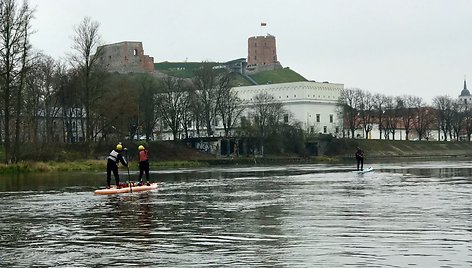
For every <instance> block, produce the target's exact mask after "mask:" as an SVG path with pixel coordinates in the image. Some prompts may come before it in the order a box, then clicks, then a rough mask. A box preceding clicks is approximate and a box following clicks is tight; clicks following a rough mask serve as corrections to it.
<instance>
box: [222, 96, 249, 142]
mask: <svg viewBox="0 0 472 268" xmlns="http://www.w3.org/2000/svg"><path fill="white" fill-rule="evenodd" d="M236 90H237V89H235V88H224V89H223V90H222V91H223V92H222V95H223V97H222V98H221V102H220V103H219V106H218V107H219V108H218V110H219V114H220V116H221V119H222V121H223V128H224V130H225V136H228V135H229V132H230V131H231V129H233V127H234V125H235V124H236V122H237V121H238V119H239V117H240V116H241V114H242V113H243V112H244V110H245V105H244V104H243V103H242V100H241V99H240V98H239V97H238V94H237V92H236Z"/></svg>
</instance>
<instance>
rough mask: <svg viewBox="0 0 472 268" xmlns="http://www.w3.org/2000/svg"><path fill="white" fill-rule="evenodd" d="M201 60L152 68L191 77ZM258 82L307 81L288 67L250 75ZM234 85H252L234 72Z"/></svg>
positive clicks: (156, 64) (160, 63)
mask: <svg viewBox="0 0 472 268" xmlns="http://www.w3.org/2000/svg"><path fill="white" fill-rule="evenodd" d="M201 64H202V63H201V62H167V61H165V62H159V63H155V64H154V68H155V69H156V70H157V71H159V72H161V73H164V74H167V75H170V76H173V77H178V78H192V77H193V74H194V72H195V70H196V69H198V68H199V67H200V66H201ZM210 64H213V65H215V66H216V65H219V63H217V62H213V63H210ZM250 77H251V78H253V79H254V80H255V81H256V82H257V83H258V84H260V85H264V84H278V83H289V82H299V81H307V80H306V79H305V78H304V77H303V76H301V75H300V74H299V73H297V72H295V71H293V70H292V69H290V68H283V69H278V70H272V71H264V72H260V73H256V74H254V75H250ZM233 84H234V85H235V86H249V85H252V83H251V82H250V81H248V80H247V79H246V78H245V77H244V76H242V75H240V74H235V76H234V79H233Z"/></svg>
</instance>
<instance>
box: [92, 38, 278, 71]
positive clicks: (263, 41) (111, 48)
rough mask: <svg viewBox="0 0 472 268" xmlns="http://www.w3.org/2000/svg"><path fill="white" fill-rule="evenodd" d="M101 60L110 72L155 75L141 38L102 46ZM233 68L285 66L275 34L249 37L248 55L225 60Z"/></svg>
mask: <svg viewBox="0 0 472 268" xmlns="http://www.w3.org/2000/svg"><path fill="white" fill-rule="evenodd" d="M97 50H98V51H100V53H101V56H100V64H101V65H102V66H103V67H104V68H105V69H106V70H107V71H109V72H118V73H130V72H138V73H139V72H141V73H143V72H149V73H154V74H156V75H158V74H159V72H158V70H155V68H154V58H153V57H150V56H149V55H145V54H144V49H143V44H142V42H132V41H125V42H119V43H114V44H108V45H104V46H100V47H99V48H98V49H97ZM225 66H226V68H228V69H229V70H230V71H233V72H238V73H241V74H243V75H245V74H246V73H247V74H254V73H258V72H262V71H269V70H276V69H282V68H283V67H282V65H281V64H280V62H279V61H278V60H277V48H276V42H275V36H273V35H270V34H267V35H266V36H253V37H249V38H248V56H247V59H246V58H241V59H236V60H232V61H229V62H227V63H225Z"/></svg>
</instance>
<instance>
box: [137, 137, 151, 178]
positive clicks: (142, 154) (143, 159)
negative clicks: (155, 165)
mask: <svg viewBox="0 0 472 268" xmlns="http://www.w3.org/2000/svg"><path fill="white" fill-rule="evenodd" d="M138 156H139V183H140V184H141V185H144V184H143V173H146V181H147V184H146V185H150V184H149V152H148V150H146V148H144V146H143V145H139V146H138Z"/></svg>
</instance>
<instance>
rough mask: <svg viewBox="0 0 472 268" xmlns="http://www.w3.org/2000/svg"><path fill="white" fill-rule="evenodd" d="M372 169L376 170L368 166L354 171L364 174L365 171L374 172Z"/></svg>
mask: <svg viewBox="0 0 472 268" xmlns="http://www.w3.org/2000/svg"><path fill="white" fill-rule="evenodd" d="M372 171H374V168H373V167H368V168H364V170H354V171H353V172H354V173H357V174H364V173H367V172H372Z"/></svg>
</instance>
